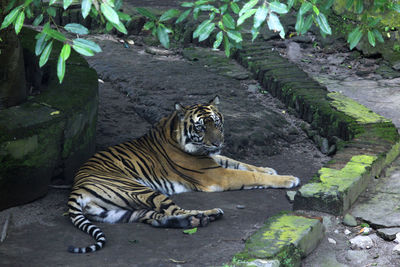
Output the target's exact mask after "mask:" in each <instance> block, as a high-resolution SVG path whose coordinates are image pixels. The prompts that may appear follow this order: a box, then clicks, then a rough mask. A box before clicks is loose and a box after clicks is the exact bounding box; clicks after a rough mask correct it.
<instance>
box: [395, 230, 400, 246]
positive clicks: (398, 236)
mask: <svg viewBox="0 0 400 267" xmlns="http://www.w3.org/2000/svg"><path fill="white" fill-rule="evenodd" d="M394 242H396V243H397V244H400V233H397V234H396V238H395V239H394Z"/></svg>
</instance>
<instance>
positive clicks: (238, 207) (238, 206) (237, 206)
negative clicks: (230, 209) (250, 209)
mask: <svg viewBox="0 0 400 267" xmlns="http://www.w3.org/2000/svg"><path fill="white" fill-rule="evenodd" d="M236 208H237V209H240V210H242V209H245V208H246V206H245V205H236Z"/></svg>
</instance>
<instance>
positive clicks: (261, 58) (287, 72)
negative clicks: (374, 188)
mask: <svg viewBox="0 0 400 267" xmlns="http://www.w3.org/2000/svg"><path fill="white" fill-rule="evenodd" d="M236 59H237V60H238V61H239V63H241V64H242V65H243V66H245V67H247V68H248V69H250V70H251V71H252V72H253V73H254V76H255V78H257V79H258V80H259V81H260V82H261V83H262V84H263V86H264V88H265V89H267V90H268V91H269V92H270V93H271V94H272V95H273V96H275V97H277V98H279V99H280V100H281V101H282V102H284V103H285V104H286V105H287V106H288V107H289V108H292V109H294V110H295V111H296V112H297V114H299V116H300V117H301V118H303V119H304V120H305V121H307V122H309V123H310V124H311V126H312V127H313V129H315V130H316V131H317V132H318V134H319V135H321V136H323V137H324V138H326V140H327V141H328V147H334V148H336V153H335V155H333V157H332V160H331V161H330V162H329V163H328V164H327V165H326V166H325V168H322V169H321V170H320V171H319V172H318V175H317V178H314V179H313V182H312V183H310V184H306V185H303V186H302V187H301V188H300V190H299V191H298V192H297V193H296V195H295V198H294V209H305V210H318V211H323V212H327V213H331V214H335V215H342V214H344V213H345V212H346V211H347V210H348V209H350V208H351V205H352V204H353V203H354V202H355V201H356V199H357V198H358V196H359V195H360V194H361V193H362V192H363V191H364V190H365V189H366V188H367V185H368V183H369V181H370V179H371V177H375V176H377V175H379V173H380V172H381V170H382V169H383V168H384V167H385V166H387V165H388V164H389V163H390V162H392V161H393V160H394V159H395V158H396V157H397V156H398V155H399V153H400V152H399V141H400V137H399V134H398V132H397V129H396V127H395V126H394V125H393V123H392V122H391V121H390V120H388V119H386V118H384V117H382V116H380V115H378V114H375V113H374V112H372V111H371V110H369V109H368V108H366V107H364V106H362V105H360V104H359V103H357V102H356V101H354V100H352V99H350V98H348V97H346V96H344V95H342V94H340V93H336V92H328V90H327V89H326V88H325V87H323V86H321V85H320V84H319V83H317V82H316V81H314V80H313V79H312V78H310V77H308V75H307V74H306V73H305V72H303V71H302V70H300V69H299V68H298V67H297V66H295V65H293V64H292V63H290V62H289V61H288V60H287V59H285V58H282V57H281V56H279V54H278V53H277V52H274V51H272V49H271V47H270V45H269V44H268V43H266V42H262V41H258V42H256V43H251V42H244V44H243V50H240V51H238V52H237V53H236Z"/></svg>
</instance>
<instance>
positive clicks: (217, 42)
mask: <svg viewBox="0 0 400 267" xmlns="http://www.w3.org/2000/svg"><path fill="white" fill-rule="evenodd" d="M223 37H224V35H223V33H222V31H220V32H219V33H218V34H217V36H216V37H215V42H214V44H213V48H214V49H217V48H218V47H220V45H221V43H222V38H223Z"/></svg>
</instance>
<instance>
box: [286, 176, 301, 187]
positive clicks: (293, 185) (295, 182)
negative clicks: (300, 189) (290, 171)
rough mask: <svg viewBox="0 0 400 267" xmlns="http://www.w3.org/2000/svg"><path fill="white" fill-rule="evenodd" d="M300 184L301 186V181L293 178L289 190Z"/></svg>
mask: <svg viewBox="0 0 400 267" xmlns="http://www.w3.org/2000/svg"><path fill="white" fill-rule="evenodd" d="M299 184H300V179H299V178H297V177H294V176H292V177H291V179H289V186H288V187H287V188H292V187H296V186H298V185H299Z"/></svg>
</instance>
